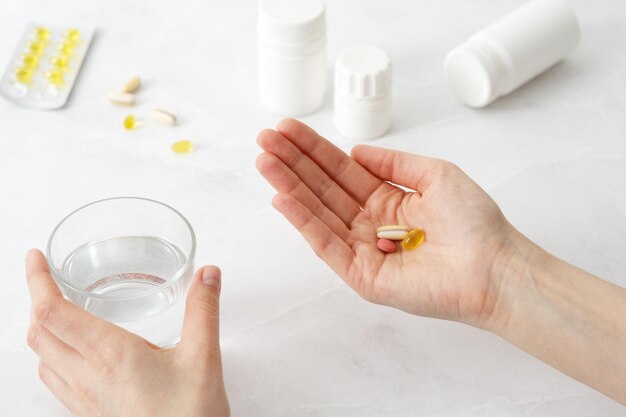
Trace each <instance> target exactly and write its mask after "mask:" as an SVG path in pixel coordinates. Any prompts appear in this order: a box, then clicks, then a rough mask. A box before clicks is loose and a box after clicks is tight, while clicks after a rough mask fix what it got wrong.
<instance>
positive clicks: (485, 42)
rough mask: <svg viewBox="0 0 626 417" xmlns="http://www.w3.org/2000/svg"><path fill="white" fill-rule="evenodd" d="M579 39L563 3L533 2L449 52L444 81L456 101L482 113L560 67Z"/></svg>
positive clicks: (554, 0)
mask: <svg viewBox="0 0 626 417" xmlns="http://www.w3.org/2000/svg"><path fill="white" fill-rule="evenodd" d="M579 38H580V29H579V26H578V21H577V20H576V16H575V15H574V13H573V11H572V10H571V8H570V7H569V6H568V5H567V4H566V3H565V2H564V1H563V0H533V1H530V2H528V3H527V4H525V5H524V6H522V7H520V8H519V9H517V10H515V11H514V12H513V13H511V14H509V15H507V16H505V17H503V18H502V19H500V20H499V21H497V22H495V23H493V24H492V25H490V26H488V27H487V28H485V29H483V30H482V31H480V32H478V33H477V34H475V35H473V36H472V37H470V38H469V39H468V40H467V42H465V43H463V44H461V45H460V46H458V47H456V48H455V49H453V50H452V51H450V52H449V53H448V55H447V56H446V59H445V63H444V72H445V76H446V78H447V81H448V84H449V85H450V88H451V89H452V91H453V92H454V94H455V95H456V96H457V98H458V99H459V100H461V101H462V102H463V103H465V104H466V105H468V106H471V107H483V106H486V105H487V104H489V103H491V102H493V101H494V100H496V99H497V98H498V97H501V96H504V95H506V94H509V93H510V92H511V91H513V90H515V89H516V88H518V87H519V86H521V85H522V84H524V83H525V82H527V81H528V80H530V79H531V78H533V77H535V76H537V75H538V74H540V73H542V72H543V71H545V70H546V69H548V68H549V67H551V66H552V65H554V64H556V63H557V62H559V61H561V60H562V59H563V58H565V57H566V56H567V55H568V54H569V53H571V52H572V51H573V50H574V49H576V46H577V45H578V41H579Z"/></svg>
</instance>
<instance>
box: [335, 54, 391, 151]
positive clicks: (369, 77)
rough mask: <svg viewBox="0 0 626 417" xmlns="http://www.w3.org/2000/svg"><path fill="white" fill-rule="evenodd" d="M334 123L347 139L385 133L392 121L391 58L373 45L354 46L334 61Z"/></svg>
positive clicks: (372, 136)
mask: <svg viewBox="0 0 626 417" xmlns="http://www.w3.org/2000/svg"><path fill="white" fill-rule="evenodd" d="M334 108H335V110H334V113H335V126H336V127H337V130H339V132H341V133H342V134H343V135H344V136H346V137H348V138H350V139H361V140H365V139H373V138H376V137H379V136H382V135H384V134H385V133H386V132H387V130H389V126H390V124H391V60H390V59H389V55H387V53H386V52H385V51H383V50H381V49H379V48H376V47H373V46H366V45H362V46H354V47H351V48H349V49H347V50H346V51H344V52H343V53H341V54H340V55H339V56H338V57H337V60H336V62H335V96H334Z"/></svg>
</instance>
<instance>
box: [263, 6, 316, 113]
mask: <svg viewBox="0 0 626 417" xmlns="http://www.w3.org/2000/svg"><path fill="white" fill-rule="evenodd" d="M257 31H258V32H257V35H258V82H259V92H260V95H261V102H262V103H263V105H264V106H265V107H267V108H268V109H269V110H271V111H272V112H274V113H278V114H280V115H284V116H298V115H303V114H307V113H312V112H314V111H315V110H317V109H319V108H320V107H321V106H322V103H323V102H324V98H325V95H326V71H327V60H326V17H325V5H324V2H323V1H322V0H261V1H260V3H259V18H258V27H257Z"/></svg>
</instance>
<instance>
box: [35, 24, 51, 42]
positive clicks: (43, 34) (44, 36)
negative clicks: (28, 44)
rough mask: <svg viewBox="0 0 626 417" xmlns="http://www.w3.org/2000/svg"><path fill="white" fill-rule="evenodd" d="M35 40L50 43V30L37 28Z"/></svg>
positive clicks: (41, 27)
mask: <svg viewBox="0 0 626 417" xmlns="http://www.w3.org/2000/svg"><path fill="white" fill-rule="evenodd" d="M35 39H37V40H40V41H48V39H50V29H48V28H47V27H43V26H37V27H36V28H35Z"/></svg>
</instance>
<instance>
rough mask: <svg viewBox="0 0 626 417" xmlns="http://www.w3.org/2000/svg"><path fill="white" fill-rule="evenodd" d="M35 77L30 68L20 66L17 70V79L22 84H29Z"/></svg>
mask: <svg viewBox="0 0 626 417" xmlns="http://www.w3.org/2000/svg"><path fill="white" fill-rule="evenodd" d="M32 78H33V71H32V70H31V69H29V68H24V67H22V68H18V69H16V70H15V79H16V80H17V81H18V82H20V83H22V84H29V83H30V82H31V80H32Z"/></svg>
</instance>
